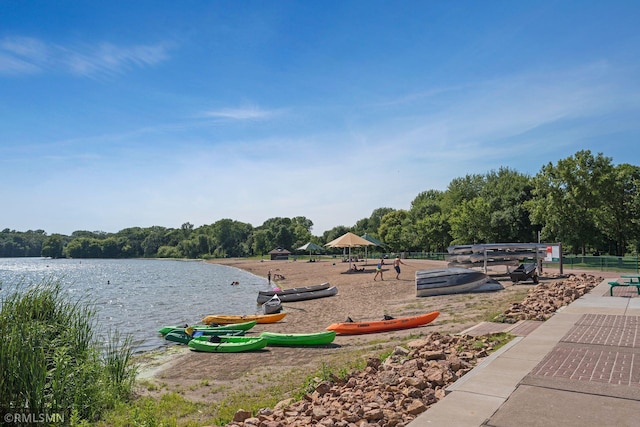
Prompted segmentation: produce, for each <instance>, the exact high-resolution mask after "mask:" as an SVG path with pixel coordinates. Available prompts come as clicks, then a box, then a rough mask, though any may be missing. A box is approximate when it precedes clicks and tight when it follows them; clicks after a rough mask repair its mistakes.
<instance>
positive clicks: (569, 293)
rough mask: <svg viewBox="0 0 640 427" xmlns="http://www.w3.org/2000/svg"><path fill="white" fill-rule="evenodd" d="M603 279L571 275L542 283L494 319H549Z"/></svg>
mask: <svg viewBox="0 0 640 427" xmlns="http://www.w3.org/2000/svg"><path fill="white" fill-rule="evenodd" d="M601 281H602V277H595V276H591V275H587V274H581V275H570V276H569V277H568V278H567V279H565V280H560V281H555V282H548V283H540V284H539V285H537V286H535V287H533V288H531V289H530V290H529V294H528V295H527V296H526V298H525V299H524V300H523V301H522V302H517V303H512V304H511V307H510V308H509V309H507V310H506V311H505V312H504V313H503V314H500V315H499V316H497V317H496V318H495V319H494V321H496V322H504V323H516V322H517V321H518V320H547V319H548V318H549V317H551V316H552V315H553V313H555V312H556V310H558V309H559V308H560V307H562V306H565V305H569V304H570V303H571V302H572V301H575V300H576V299H578V298H580V297H581V296H583V295H584V294H586V293H587V292H589V291H590V290H591V289H593V288H594V287H595V286H597V285H598V284H599V283H600V282H601Z"/></svg>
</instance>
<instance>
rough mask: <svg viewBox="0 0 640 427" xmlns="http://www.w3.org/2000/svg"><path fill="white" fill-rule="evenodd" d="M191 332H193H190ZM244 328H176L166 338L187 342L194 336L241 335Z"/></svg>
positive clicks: (182, 342)
mask: <svg viewBox="0 0 640 427" xmlns="http://www.w3.org/2000/svg"><path fill="white" fill-rule="evenodd" d="M190 332H191V333H190ZM244 332H245V331H243V330H242V329H219V330H208V331H207V330H204V331H196V330H179V329H174V330H173V331H171V332H169V333H168V334H166V335H165V336H164V339H165V340H167V341H173V342H178V343H181V344H187V343H188V342H189V341H191V340H192V339H194V338H198V337H203V336H204V337H212V336H222V335H229V336H240V335H244Z"/></svg>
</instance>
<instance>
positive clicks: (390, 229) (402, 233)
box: [378, 209, 416, 252]
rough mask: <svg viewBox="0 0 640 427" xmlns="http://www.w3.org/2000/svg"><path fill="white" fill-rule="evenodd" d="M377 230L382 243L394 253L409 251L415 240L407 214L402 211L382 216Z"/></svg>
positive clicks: (414, 231)
mask: <svg viewBox="0 0 640 427" xmlns="http://www.w3.org/2000/svg"><path fill="white" fill-rule="evenodd" d="M378 230H379V232H380V237H381V238H382V240H383V241H384V243H385V244H386V245H387V246H388V248H389V249H391V250H392V251H394V252H399V251H402V250H407V249H410V248H411V247H412V245H413V243H414V241H415V238H416V230H415V228H414V226H413V224H412V222H411V217H410V215H409V212H408V211H406V210H403V209H400V210H397V211H393V212H389V213H387V214H386V215H385V216H383V217H382V220H381V222H380V227H379V228H378Z"/></svg>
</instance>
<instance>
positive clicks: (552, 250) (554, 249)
mask: <svg viewBox="0 0 640 427" xmlns="http://www.w3.org/2000/svg"><path fill="white" fill-rule="evenodd" d="M544 260H545V261H546V262H558V261H560V245H551V246H547V256H545V258H544Z"/></svg>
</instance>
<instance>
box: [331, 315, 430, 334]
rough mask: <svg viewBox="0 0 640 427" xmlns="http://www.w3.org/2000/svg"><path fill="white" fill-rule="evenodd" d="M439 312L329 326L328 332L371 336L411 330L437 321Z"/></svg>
mask: <svg viewBox="0 0 640 427" xmlns="http://www.w3.org/2000/svg"><path fill="white" fill-rule="evenodd" d="M439 314H440V312H439V311H434V312H431V313H425V314H419V315H417V316H409V317H399V318H397V319H396V318H393V319H389V320H376V321H372V322H343V323H334V324H332V325H329V326H327V330H328V331H335V332H336V333H337V334H341V335H355V334H371V333H374V332H386V331H393V330H396V329H409V328H415V327H418V326H422V325H426V324H427V323H431V322H433V321H434V320H435V318H436V317H438V315H439Z"/></svg>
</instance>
